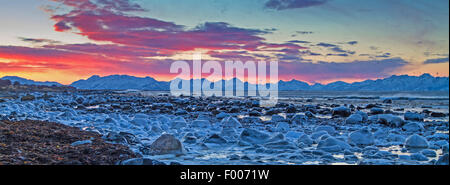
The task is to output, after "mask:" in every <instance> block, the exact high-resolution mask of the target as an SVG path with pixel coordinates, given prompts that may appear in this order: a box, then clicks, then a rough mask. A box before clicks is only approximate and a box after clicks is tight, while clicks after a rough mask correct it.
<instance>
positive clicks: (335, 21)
mask: <svg viewBox="0 0 450 185" xmlns="http://www.w3.org/2000/svg"><path fill="white" fill-rule="evenodd" d="M0 4H1V6H0V77H2V76H20V77H24V78H28V79H33V80H39V81H57V82H60V83H63V84H70V83H72V82H73V81H76V80H79V79H85V78H88V77H90V76H92V75H100V76H106V75H112V74H127V75H133V76H140V77H144V76H151V77H153V78H155V79H157V80H164V81H167V80H171V79H172V78H174V77H175V76H176V75H177V74H171V73H169V71H170V64H171V63H172V62H174V61H176V60H185V61H191V60H192V55H193V54H194V53H201V54H202V59H203V60H204V61H208V60H214V61H218V62H221V63H223V62H225V61H227V60H235V61H236V60H241V61H243V62H245V61H249V60H250V61H267V62H269V61H278V62H279V69H278V71H279V77H278V78H279V79H280V80H286V81H287V80H292V79H296V80H301V81H305V82H308V83H330V82H334V81H345V82H355V81H363V80H366V79H379V78H385V77H389V76H391V75H403V74H408V75H415V76H417V75H421V74H423V73H430V74H432V75H433V76H448V75H449V8H448V7H449V1H448V0H432V1H430V0H374V1H359V0H241V1H235V0H182V1H181V0H164V1H160V0H14V1H11V0H0Z"/></svg>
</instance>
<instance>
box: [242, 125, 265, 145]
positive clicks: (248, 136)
mask: <svg viewBox="0 0 450 185" xmlns="http://www.w3.org/2000/svg"><path fill="white" fill-rule="evenodd" d="M269 138H270V136H269V135H268V134H266V133H262V132H259V131H257V130H254V129H250V128H245V129H244V130H243V131H242V133H241V135H240V140H241V141H243V142H246V143H251V144H263V143H265V142H267V140H268V139H269Z"/></svg>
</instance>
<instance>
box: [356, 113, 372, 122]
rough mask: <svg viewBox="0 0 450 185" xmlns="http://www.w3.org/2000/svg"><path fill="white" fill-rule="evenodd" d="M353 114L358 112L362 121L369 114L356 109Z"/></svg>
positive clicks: (367, 117)
mask: <svg viewBox="0 0 450 185" xmlns="http://www.w3.org/2000/svg"><path fill="white" fill-rule="evenodd" d="M355 114H359V115H360V116H361V117H362V121H367V120H368V119H369V115H367V113H365V112H363V111H356V112H355Z"/></svg>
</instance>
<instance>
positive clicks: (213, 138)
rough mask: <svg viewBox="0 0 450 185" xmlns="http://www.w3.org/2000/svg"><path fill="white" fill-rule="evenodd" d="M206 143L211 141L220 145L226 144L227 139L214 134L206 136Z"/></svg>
mask: <svg viewBox="0 0 450 185" xmlns="http://www.w3.org/2000/svg"><path fill="white" fill-rule="evenodd" d="M203 142H204V143H210V144H218V145H222V144H226V143H227V140H226V139H224V138H222V137H220V136H219V135H217V134H213V135H211V136H209V137H207V138H205V140H204V141H203Z"/></svg>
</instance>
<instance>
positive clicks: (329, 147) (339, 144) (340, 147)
mask: <svg viewBox="0 0 450 185" xmlns="http://www.w3.org/2000/svg"><path fill="white" fill-rule="evenodd" d="M317 148H318V149H321V150H323V151H327V152H339V151H344V150H345V149H350V148H351V147H350V145H348V144H347V143H346V142H344V141H341V140H338V139H336V138H334V137H328V138H326V139H324V140H322V141H320V142H319V144H318V145H317Z"/></svg>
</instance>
